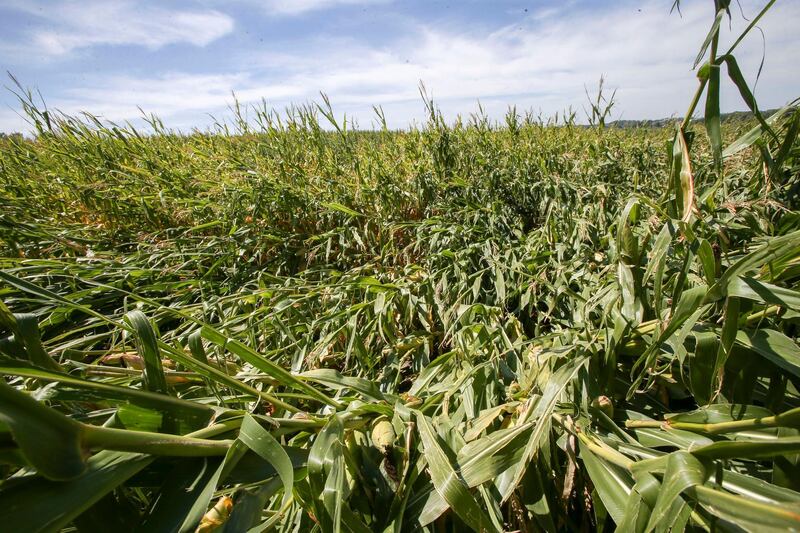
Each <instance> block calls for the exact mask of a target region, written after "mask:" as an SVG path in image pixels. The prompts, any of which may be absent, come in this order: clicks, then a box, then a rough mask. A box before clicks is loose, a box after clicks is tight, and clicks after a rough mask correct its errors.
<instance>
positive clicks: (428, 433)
mask: <svg viewBox="0 0 800 533" xmlns="http://www.w3.org/2000/svg"><path fill="white" fill-rule="evenodd" d="M416 420H417V426H418V428H419V435H420V438H421V439H422V447H423V450H424V453H425V458H426V461H427V463H428V471H429V472H430V476H431V480H432V481H433V486H434V487H435V488H436V492H437V493H438V494H439V495H440V496H441V497H442V498H443V499H444V500H445V501H446V502H447V504H448V505H449V506H450V508H451V509H452V510H453V512H455V513H456V514H457V515H458V516H459V517H460V518H461V519H462V520H463V521H464V523H465V524H466V525H467V526H469V527H470V528H472V529H473V530H474V531H479V532H480V531H494V530H495V529H494V525H493V523H492V521H491V519H490V518H489V516H488V515H487V514H486V513H485V512H484V511H483V509H481V506H480V505H479V504H478V502H477V501H475V498H474V497H473V496H472V494H470V492H469V490H468V489H467V487H466V485H465V484H464V482H463V481H462V480H461V479H460V478H459V476H458V474H457V473H456V471H455V469H454V468H453V465H452V464H451V463H450V459H449V458H448V457H447V455H446V454H445V452H444V450H443V449H442V446H441V444H440V442H439V439H438V437H437V436H436V434H435V433H434V430H433V427H432V426H431V423H430V422H429V421H428V419H427V417H425V415H423V414H422V413H417V416H416Z"/></svg>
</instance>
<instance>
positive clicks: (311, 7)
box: [258, 0, 392, 15]
mask: <svg viewBox="0 0 800 533" xmlns="http://www.w3.org/2000/svg"><path fill="white" fill-rule="evenodd" d="M391 1H392V0H265V1H262V2H258V5H260V6H262V7H263V8H264V9H265V10H266V11H267V12H268V13H270V14H273V15H300V14H303V13H307V12H309V11H318V10H323V9H331V8H334V7H338V6H354V5H358V6H361V5H375V4H386V3H389V2H391Z"/></svg>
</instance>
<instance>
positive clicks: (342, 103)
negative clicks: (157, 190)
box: [0, 0, 800, 128]
mask: <svg viewBox="0 0 800 533" xmlns="http://www.w3.org/2000/svg"><path fill="white" fill-rule="evenodd" d="M743 5H744V9H745V13H746V14H747V15H748V16H750V17H752V16H753V15H755V13H756V12H757V11H756V8H755V4H754V2H750V1H744V2H743ZM708 7H709V6H707V5H705V4H697V3H692V4H687V3H684V6H682V9H683V16H682V17H679V16H678V15H677V14H673V15H670V14H669V13H668V6H667V7H665V4H664V3H663V2H659V1H655V0H652V1H649V2H636V3H628V2H625V3H619V4H615V5H614V6H613V7H605V8H604V9H602V10H600V9H597V10H594V9H591V8H581V9H575V10H572V11H569V12H568V13H565V12H554V11H547V12H542V11H540V12H533V13H531V14H530V15H529V17H528V18H527V19H525V20H521V21H519V22H518V23H516V24H514V25H511V26H507V27H501V28H497V29H496V30H495V31H494V32H492V33H488V34H486V33H483V34H480V33H476V32H472V33H470V32H467V31H464V32H463V33H454V32H452V31H446V30H443V29H441V28H440V27H426V26H424V25H421V24H418V25H416V26H412V27H411V29H410V30H409V31H407V32H404V33H403V34H402V36H401V37H399V38H397V39H394V40H393V41H390V42H386V43H385V44H384V45H383V46H381V47H374V46H368V45H366V44H365V43H363V42H361V41H359V40H358V39H357V36H354V37H349V38H336V39H333V38H324V37H320V38H318V39H316V40H313V41H305V42H303V43H302V45H301V47H300V48H299V49H297V50H296V51H292V52H289V53H286V52H275V53H272V54H263V53H259V54H255V53H251V52H242V53H241V55H240V56H238V57H237V56H235V55H233V56H232V57H231V67H230V69H231V72H230V73H216V74H208V75H196V74H186V73H171V74H154V75H153V76H149V77H147V78H134V77H131V76H111V77H108V76H98V77H96V78H93V79H90V80H88V81H87V82H86V86H85V87H74V88H72V89H71V90H70V91H67V92H65V93H62V95H61V97H60V98H58V99H56V100H49V103H50V105H51V106H53V107H59V108H62V109H64V110H65V111H68V112H71V113H72V112H75V111H78V110H84V109H85V110H88V111H92V112H94V113H97V114H101V115H103V116H104V117H106V118H108V119H111V120H125V119H131V118H135V117H137V116H138V115H139V111H138V109H137V107H136V106H137V105H138V106H141V107H142V108H144V109H145V110H146V111H148V112H155V113H156V114H158V115H160V116H162V117H163V118H164V119H165V121H166V123H167V124H168V125H173V126H177V127H182V128H188V127H191V126H202V125H204V124H208V123H209V120H208V119H207V118H206V117H205V114H204V113H205V112H213V113H220V112H223V111H224V109H225V106H226V105H227V104H228V103H230V102H231V101H232V98H231V91H235V92H236V94H237V97H238V98H239V99H240V101H242V102H257V101H259V100H260V99H261V98H266V99H267V100H268V103H269V104H271V105H274V106H275V107H278V108H281V107H283V106H285V105H288V104H289V103H290V102H295V103H302V102H305V101H308V100H311V99H317V96H318V92H319V91H324V92H326V93H327V94H328V95H329V96H330V97H331V100H332V102H333V104H334V108H335V110H336V111H337V112H339V113H342V112H346V113H347V114H348V116H350V117H353V118H356V119H357V120H358V121H359V123H360V124H361V125H362V126H369V124H370V122H371V120H372V117H373V116H374V115H373V112H372V106H373V105H382V106H383V107H384V109H385V111H386V115H387V118H388V119H389V120H390V125H392V126H396V127H402V126H406V125H408V124H409V123H410V122H412V121H414V120H415V119H416V120H421V119H422V118H423V115H424V109H423V105H422V102H421V100H420V97H419V93H418V83H419V81H420V80H423V81H424V82H425V85H426V86H427V88H428V90H429V93H430V94H431V95H432V96H433V97H434V98H435V100H436V101H437V103H438V104H439V105H440V106H441V108H442V109H443V111H444V112H445V114H446V116H448V117H449V118H453V117H454V116H455V114H457V113H461V114H468V113H470V112H472V111H474V110H475V109H476V101H477V100H479V99H480V101H481V103H482V105H483V106H484V108H485V109H486V111H487V112H488V113H489V114H490V115H491V116H493V117H497V118H499V117H500V116H501V115H502V114H503V113H504V112H505V110H506V108H507V107H508V106H509V105H517V107H518V109H519V108H523V109H525V108H532V109H534V110H536V109H541V110H542V111H543V113H544V115H545V116H548V115H551V114H553V113H555V112H556V111H559V110H562V109H564V108H566V107H567V106H569V105H572V106H574V108H575V109H577V110H578V111H579V115H582V113H581V112H580V108H581V105H582V104H583V102H584V101H585V95H584V84H587V85H588V86H589V88H590V90H591V89H592V88H593V87H594V86H595V84H596V81H597V79H598V78H599V76H600V74H601V73H602V74H605V76H606V80H607V85H608V86H609V87H611V88H614V87H617V88H619V90H618V93H617V98H618V102H619V105H618V107H617V108H616V109H617V111H616V112H615V116H614V118H617V117H618V116H619V114H620V113H621V114H622V118H629V119H634V118H660V117H665V116H670V115H681V114H682V113H684V112H685V110H686V106H687V105H688V103H689V99H690V98H691V96H692V93H693V91H694V89H695V87H696V84H697V82H696V80H695V77H694V73H693V72H692V71H691V64H692V61H693V60H694V57H695V55H696V54H697V51H698V49H699V46H700V43H701V42H702V40H703V38H704V37H705V34H706V32H707V31H708V25H709V24H710V22H711V19H712V18H713V13H711V12H710V10H709V9H708ZM639 9H640V10H641V11H639ZM799 19H800V3H792V2H789V3H786V2H784V3H778V4H776V6H775V8H774V9H773V11H771V12H770V13H768V14H767V16H766V17H765V18H764V19H763V21H762V23H761V24H760V26H761V27H762V28H763V29H764V32H765V35H766V53H767V55H766V57H767V60H766V63H765V66H764V73H763V75H762V79H761V80H760V81H759V84H758V90H757V93H756V96H757V98H758V99H759V102H760V103H761V105H762V107H775V106H779V105H782V104H783V103H785V102H786V101H788V100H790V99H792V98H794V97H796V96H800V94H798V93H800V72H798V70H797V69H796V68H795V66H794V65H795V58H794V57H793V56H794V55H795V54H794V52H795V51H796V50H797V49H798V46H800V35H798V34H797V32H796V27H797V22H798V20H799ZM746 24H747V22H745V21H742V20H741V16H740V15H739V13H738V10H735V11H734V24H733V26H734V27H733V29H732V30H730V31H729V30H728V29H727V21H726V22H725V34H728V35H733V36H736V35H738V30H740V29H742V28H743V27H744V26H745V25H746ZM730 41H731V38H730V37H726V38H725V39H723V43H722V45H721V46H720V50H725V49H726V47H727V45H728V44H729V43H730ZM761 47H762V41H761V39H760V36H759V34H758V32H753V34H752V35H751V36H750V37H749V38H748V39H747V40H746V41H745V42H744V43H743V44H742V45H741V46H740V48H739V49H738V50H737V51H736V56H737V58H738V59H739V62H740V65H741V67H742V70H743V72H744V74H745V76H746V77H747V79H748V80H749V81H750V82H752V81H753V80H754V79H755V73H756V72H757V69H758V64H759V62H760V60H761V51H762V49H761ZM700 107H701V108H702V105H701V106H700ZM743 107H744V106H743V104H742V103H741V100H740V98H739V96H738V94H737V91H736V89H735V88H734V87H733V86H732V85H731V84H730V83H726V84H725V85H724V86H723V108H724V110H734V109H742V108H743ZM0 118H2V117H0ZM581 118H582V117H581Z"/></svg>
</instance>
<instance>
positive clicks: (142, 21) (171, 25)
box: [9, 0, 234, 56]
mask: <svg viewBox="0 0 800 533" xmlns="http://www.w3.org/2000/svg"><path fill="white" fill-rule="evenodd" d="M9 7H11V8H12V9H13V8H16V9H19V10H21V11H24V12H26V13H28V14H30V15H33V16H35V17H37V18H40V19H44V20H45V21H46V22H47V24H46V28H39V29H35V30H34V31H33V32H31V34H30V41H31V42H30V43H26V45H29V46H32V47H34V48H35V49H36V50H37V51H39V52H42V53H44V54H47V55H53V56H59V55H63V54H66V53H68V52H71V51H72V50H75V49H78V48H86V47H90V46H97V45H128V44H130V45H138V46H144V47H147V48H149V49H158V48H161V47H163V46H166V45H169V44H175V43H189V44H192V45H195V46H205V45H207V44H209V43H211V42H213V41H215V40H216V39H219V38H220V37H222V36H224V35H226V34H228V33H230V32H231V31H232V30H233V28H234V20H233V18H231V17H230V16H228V15H226V14H224V13H221V12H220V11H216V10H212V9H175V8H167V7H159V6H151V5H146V4H142V3H136V2H130V1H125V0H123V1H113V2H110V1H103V0H85V1H81V2H76V1H69V0H68V1H58V2H47V3H42V2H36V1H34V2H14V3H11V4H10V5H9Z"/></svg>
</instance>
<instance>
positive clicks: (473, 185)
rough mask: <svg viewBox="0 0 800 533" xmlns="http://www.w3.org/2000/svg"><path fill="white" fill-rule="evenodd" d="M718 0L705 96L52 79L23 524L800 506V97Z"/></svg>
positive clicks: (17, 367)
mask: <svg viewBox="0 0 800 533" xmlns="http://www.w3.org/2000/svg"><path fill="white" fill-rule="evenodd" d="M676 4H677V3H676ZM769 5H771V2H770V3H769V4H768V5H767V6H766V7H767V8H768V7H769ZM714 7H715V10H714V12H713V19H711V20H710V22H711V23H712V24H711V29H710V31H709V33H708V35H707V37H706V38H705V42H704V43H703V45H702V47H701V50H700V53H699V55H698V59H697V62H696V67H699V76H698V84H699V85H698V91H697V93H696V94H695V97H694V98H693V99H692V102H691V104H690V108H689V111H688V113H687V116H686V119H685V120H683V121H682V123H680V124H675V125H674V126H675V129H672V128H634V129H617V128H581V127H578V126H576V125H575V123H574V113H573V114H572V115H570V117H569V118H567V116H566V114H565V124H564V125H563V126H556V125H553V124H548V123H545V122H543V121H540V120H537V119H536V118H535V117H533V116H532V115H530V114H527V115H524V116H520V115H518V114H517V112H516V110H514V109H511V110H510V111H509V115H508V116H507V117H506V118H505V120H504V121H502V122H501V123H500V124H494V123H493V122H492V121H490V120H489V119H488V118H487V117H486V116H485V115H484V114H483V113H482V112H479V113H477V114H475V115H473V116H471V117H470V118H469V119H464V120H462V119H459V120H458V121H456V122H455V123H454V124H452V125H448V124H446V123H445V121H444V119H443V118H442V115H441V113H440V112H439V111H438V109H437V108H436V106H435V103H434V102H432V101H431V100H430V99H428V97H427V96H426V95H425V93H424V89H423V98H424V99H425V105H426V109H427V111H428V122H427V123H426V124H424V125H423V126H421V127H419V128H414V129H410V130H408V131H398V132H393V131H389V130H388V129H387V128H386V127H385V121H384V120H383V116H382V112H381V111H380V110H378V117H379V118H378V120H379V126H380V127H379V129H377V130H374V131H359V130H357V129H355V128H353V125H352V124H350V123H348V122H347V121H346V120H345V121H339V120H338V119H337V117H336V115H335V113H334V112H333V110H332V108H331V106H330V103H329V102H328V101H327V99H325V100H324V102H323V104H322V105H320V106H308V107H300V108H291V109H289V110H288V111H287V112H286V114H285V115H279V114H277V113H275V112H273V111H270V110H268V109H266V108H264V107H257V108H255V109H252V110H250V111H251V114H250V117H251V120H250V121H249V122H248V121H247V120H245V119H244V115H243V112H242V111H241V110H240V108H239V107H238V106H236V107H235V108H234V111H235V112H236V113H237V114H236V116H235V120H234V123H233V124H232V125H228V124H222V123H221V124H218V126H217V130H216V131H214V132H210V133H202V132H194V133H192V134H190V135H178V134H174V133H173V132H170V131H168V130H166V129H165V128H164V127H163V125H162V124H161V123H160V122H159V121H158V120H157V119H155V118H151V119H150V120H151V124H150V125H151V129H152V130H153V131H152V133H150V134H144V133H142V132H140V131H138V130H136V129H135V128H133V127H132V126H130V125H116V124H107V123H102V122H101V121H99V120H97V119H95V118H94V117H92V116H91V115H87V116H85V117H83V118H82V119H78V118H75V117H68V116H63V115H58V114H57V113H54V112H52V111H47V110H44V111H43V110H41V109H39V108H38V107H37V106H36V105H35V103H34V100H33V98H32V95H31V94H30V93H27V92H25V91H24V90H22V89H21V88H20V92H19V96H20V98H21V100H22V105H23V108H24V110H25V111H26V112H27V113H28V116H29V118H30V120H31V121H32V122H33V124H34V126H35V128H36V131H37V136H36V138H35V139H21V138H15V139H12V140H3V141H2V142H0V182H2V189H0V190H2V192H0V207H2V209H0V251H1V252H2V256H3V257H2V259H0V267H2V270H1V271H0V283H1V284H0V299H2V302H3V304H2V305H0V375H2V376H3V378H2V383H0V474H2V479H3V482H2V484H0V501H2V502H3V506H2V510H0V519H2V523H3V524H4V526H6V527H7V528H8V529H10V530H15V531H17V530H18V531H59V530H62V529H64V530H66V529H68V528H76V529H77V530H79V531H94V530H107V529H109V528H116V529H120V530H125V529H129V530H159V531H160V530H165V531H195V530H197V531H235V532H238V531H246V530H254V531H263V530H270V529H272V530H277V531H309V530H321V531H359V532H360V531H384V532H390V531H391V532H400V531H463V530H467V529H473V530H480V531H483V530H485V531H501V530H520V531H538V530H546V531H554V530H564V531H574V530H611V529H614V528H616V529H618V530H620V531H653V530H657V531H667V530H670V529H672V530H676V531H679V530H683V529H706V530H721V531H728V530H731V531H735V530H739V529H744V530H749V531H765V530H775V531H778V530H790V529H798V528H800V492H798V491H800V483H799V482H798V480H800V469H799V468H798V457H800V434H799V433H798V432H799V431H800V346H798V343H797V336H798V324H799V323H800V322H798V319H799V318H800V314H798V313H800V212H798V211H797V209H798V207H799V206H798V203H797V198H798V194H797V193H798V187H800V185H799V184H800V163H799V162H800V143H798V141H797V136H798V131H800V111H798V110H797V108H796V107H794V106H793V105H791V104H790V105H787V106H786V107H785V108H783V109H781V110H779V111H777V112H776V113H774V114H773V115H771V116H769V117H763V116H762V115H761V113H760V112H759V111H758V107H757V105H756V103H755V99H754V98H753V96H752V93H751V91H750V89H749V88H748V85H747V83H746V82H745V80H744V77H743V76H742V74H741V72H740V71H739V69H738V66H737V64H736V61H735V59H734V56H733V55H732V54H733V52H734V51H735V48H736V46H737V45H738V42H739V41H740V39H737V40H735V41H734V46H732V47H731V48H730V49H729V50H728V51H726V52H725V53H723V54H720V53H718V52H719V51H718V44H719V33H720V32H721V31H724V30H725V28H726V26H727V25H726V24H722V23H721V22H722V21H723V20H724V17H725V16H735V15H729V14H728V3H727V2H715V6H714ZM765 12H766V11H765ZM765 12H762V13H761V14H760V15H759V16H758V17H757V18H756V19H755V20H753V24H751V25H750V26H749V27H748V29H747V32H749V31H750V29H751V28H753V27H754V24H755V23H756V22H757V20H758V19H760V18H761V16H762V15H763V14H764V13H765ZM700 38H702V36H700ZM723 63H724V66H725V67H726V69H727V70H726V71H727V73H728V78H729V79H730V81H731V82H732V84H733V86H735V87H736V88H737V91H738V93H739V94H740V95H741V96H742V98H743V100H744V102H745V104H746V105H747V106H748V108H750V109H751V110H752V112H753V118H752V120H749V121H746V120H741V121H736V122H728V121H723V120H722V119H721V116H720V114H719V91H720V86H721V84H722V83H723V82H724V81H725V78H723V77H722V76H721V75H720V69H721V68H722V66H723ZM703 96H705V98H706V99H705V110H706V112H705V118H704V121H703V125H704V126H705V128H706V132H707V135H702V134H698V132H696V131H694V128H695V127H697V125H698V124H697V123H695V122H694V121H693V120H692V114H693V113H694V111H695V107H697V106H698V105H699V102H700V101H701V99H702V97H703ZM612 101H613V98H612ZM596 103H597V105H598V106H599V107H598V111H599V113H600V114H599V115H598V117H599V118H598V123H602V122H604V118H605V115H604V112H603V110H602V106H601V104H602V100H598V101H597V102H596ZM320 121H323V122H325V121H327V125H329V126H330V127H327V125H326V126H323V124H321V122H320Z"/></svg>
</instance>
